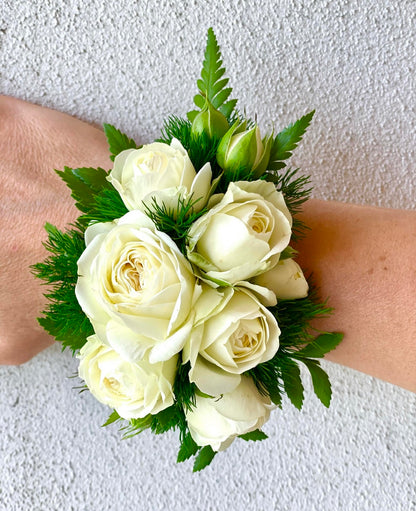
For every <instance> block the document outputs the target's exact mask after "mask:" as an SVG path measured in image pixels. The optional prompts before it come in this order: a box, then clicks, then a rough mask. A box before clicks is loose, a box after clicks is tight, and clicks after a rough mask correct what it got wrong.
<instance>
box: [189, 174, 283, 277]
mask: <svg viewBox="0 0 416 511" xmlns="http://www.w3.org/2000/svg"><path fill="white" fill-rule="evenodd" d="M216 201H217V203H216V205H213V206H212V207H211V209H209V211H208V213H206V214H205V215H203V216H202V217H200V218H199V219H198V220H197V221H196V222H195V223H194V224H193V225H192V227H191V228H190V230H189V235H188V237H189V243H188V258H189V260H190V261H191V262H192V263H193V264H195V265H196V266H198V267H199V268H200V269H201V270H202V276H203V277H204V278H206V279H209V280H212V281H214V282H217V283H218V284H220V285H221V284H224V283H228V284H236V283H238V282H240V281H244V280H248V279H250V278H251V277H254V276H255V275H258V274H260V273H263V272H265V271H267V270H268V269H270V268H272V267H273V266H274V265H275V264H276V263H277V261H278V260H279V255H280V253H281V252H282V251H283V250H284V249H285V248H286V247H287V245H288V244H289V241H290V236H291V226H292V218H291V215H290V213H289V210H288V209H287V206H286V204H285V201H284V199H283V195H282V194H281V193H280V192H277V191H276V189H275V186H274V184H273V183H268V182H266V181H261V180H259V181H251V182H248V181H238V182H235V183H230V185H229V187H228V190H227V192H226V194H225V195H223V196H221V195H214V196H213V197H212V198H211V201H210V203H209V206H211V205H212V204H215V202H216Z"/></svg>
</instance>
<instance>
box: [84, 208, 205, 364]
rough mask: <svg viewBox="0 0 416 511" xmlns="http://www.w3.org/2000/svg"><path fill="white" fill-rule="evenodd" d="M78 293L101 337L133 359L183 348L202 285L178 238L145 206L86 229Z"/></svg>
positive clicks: (166, 356)
mask: <svg viewBox="0 0 416 511" xmlns="http://www.w3.org/2000/svg"><path fill="white" fill-rule="evenodd" d="M85 241H86V249H85V251H84V252H83V254H82V255H81V257H80V259H79V261H78V275H79V276H78V281H77V285H76V288H75V293H76V296H77V299H78V302H79V303H80V305H81V307H82V310H83V311H84V312H85V314H86V315H87V316H88V318H89V319H90V321H91V323H92V325H93V327H94V330H95V332H96V333H97V335H98V336H99V337H100V339H101V340H102V341H103V342H104V343H105V344H107V345H108V346H111V347H112V348H113V349H115V350H116V351H117V352H118V353H120V355H121V356H123V357H124V358H126V359H127V360H130V361H137V360H140V359H142V358H143V357H144V355H145V354H146V353H147V352H149V360H150V362H151V363H155V362H159V361H162V360H168V359H169V358H170V357H172V356H173V355H175V354H177V353H179V351H180V350H181V349H182V347H183V345H184V343H185V340H186V339H187V337H188V335H189V332H190V329H191V327H192V324H191V322H190V321H187V319H188V314H189V311H190V310H191V309H192V306H193V302H194V299H195V296H194V293H195V292H196V291H197V290H198V289H199V288H198V287H196V280H195V277H194V275H193V274H192V269H191V266H190V264H189V262H188V261H187V260H186V258H185V257H184V256H183V255H182V254H181V252H180V251H179V249H178V248H177V246H176V245H175V243H174V242H173V241H172V240H171V238H169V236H167V235H166V234H164V233H161V232H159V231H157V230H156V229H155V226H154V224H153V222H152V221H151V220H150V219H149V218H148V217H147V216H146V215H145V214H144V213H142V212H140V211H131V212H129V213H127V214H126V215H124V216H123V217H122V218H120V219H119V220H117V221H115V222H107V223H96V224H93V225H91V226H90V227H88V228H87V229H86V231H85Z"/></svg>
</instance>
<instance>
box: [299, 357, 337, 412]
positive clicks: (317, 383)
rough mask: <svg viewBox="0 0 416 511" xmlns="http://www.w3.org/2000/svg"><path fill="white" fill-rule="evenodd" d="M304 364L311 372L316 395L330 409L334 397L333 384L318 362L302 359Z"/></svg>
mask: <svg viewBox="0 0 416 511" xmlns="http://www.w3.org/2000/svg"><path fill="white" fill-rule="evenodd" d="M302 362H303V363H304V364H305V365H306V367H307V368H308V369H309V372H310V373H311V377H312V385H313V390H314V392H315V394H316V395H317V397H318V398H319V400H320V401H321V403H322V404H323V405H324V406H326V407H327V408H328V407H329V405H330V403H331V396H332V390H331V383H330V381H329V378H328V375H327V374H326V372H325V371H324V370H323V369H322V367H321V366H320V365H319V362H318V361H317V360H311V359H308V358H305V359H302Z"/></svg>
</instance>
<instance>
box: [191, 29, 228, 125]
mask: <svg viewBox="0 0 416 511" xmlns="http://www.w3.org/2000/svg"><path fill="white" fill-rule="evenodd" d="M224 73H225V68H224V67H222V60H221V52H220V48H219V46H218V43H217V39H216V37H215V34H214V31H213V30H212V28H209V29H208V34H207V46H206V50H205V59H204V62H203V66H202V71H201V79H200V80H198V81H197V85H198V89H199V94H197V95H196V96H195V97H194V102H195V105H196V106H197V107H198V108H199V109H202V108H203V107H204V105H205V98H207V99H208V101H209V102H210V103H211V104H212V106H213V107H214V108H216V109H217V110H219V111H220V112H221V113H222V114H224V115H225V117H228V118H229V117H230V115H231V114H232V112H233V110H234V107H235V105H236V103H237V100H236V99H232V100H228V98H229V96H230V94H231V90H232V89H231V88H230V87H226V85H227V84H228V81H229V80H228V78H223V75H224ZM227 100H228V101H227ZM196 114H197V112H196V111H192V112H189V113H188V119H190V120H191V121H193V119H194V118H195V117H196Z"/></svg>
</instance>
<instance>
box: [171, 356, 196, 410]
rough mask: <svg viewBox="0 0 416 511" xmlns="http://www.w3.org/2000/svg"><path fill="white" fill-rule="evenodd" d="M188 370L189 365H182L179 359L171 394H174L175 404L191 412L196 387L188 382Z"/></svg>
mask: <svg viewBox="0 0 416 511" xmlns="http://www.w3.org/2000/svg"><path fill="white" fill-rule="evenodd" d="M190 368H191V364H190V363H189V362H187V363H186V364H182V361H181V357H179V360H178V369H177V371H176V378H175V383H174V384H173V393H174V394H175V399H176V403H177V404H178V406H179V407H180V408H182V409H184V410H191V409H192V408H193V407H194V406H195V393H196V390H197V386H196V385H195V383H191V382H190V381H189V370H190Z"/></svg>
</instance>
